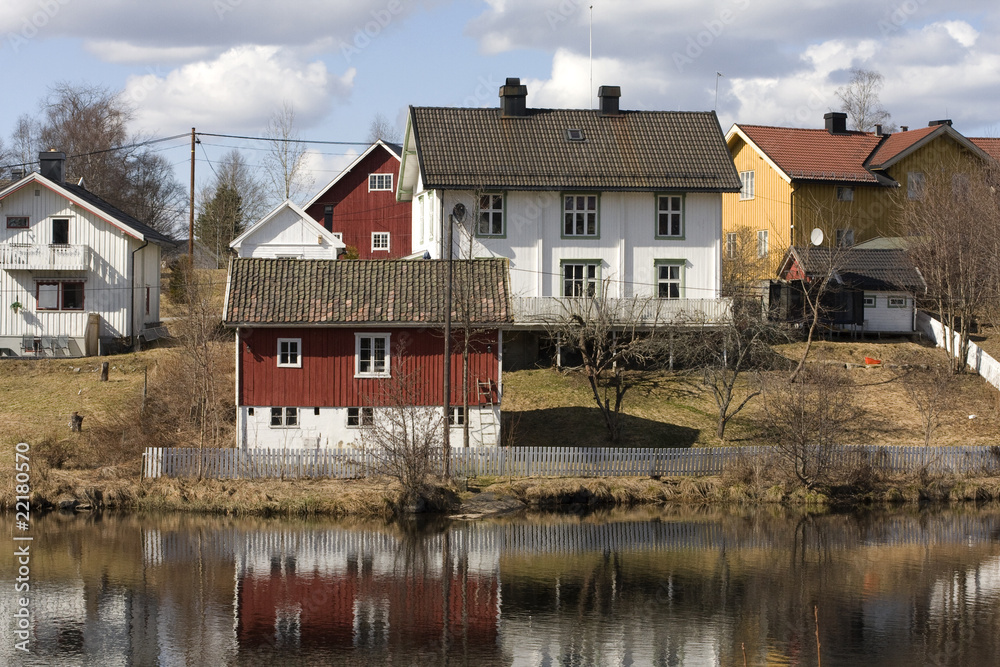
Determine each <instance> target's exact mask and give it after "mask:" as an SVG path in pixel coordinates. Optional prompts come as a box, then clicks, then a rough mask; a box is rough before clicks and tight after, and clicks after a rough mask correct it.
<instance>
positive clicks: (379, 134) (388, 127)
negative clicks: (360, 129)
mask: <svg viewBox="0 0 1000 667" xmlns="http://www.w3.org/2000/svg"><path fill="white" fill-rule="evenodd" d="M379 139H381V140H382V141H386V142H388V143H392V144H395V143H399V131H398V130H397V129H396V126H395V125H393V124H392V123H390V122H389V119H388V118H386V117H385V116H383V115H382V114H381V113H376V114H375V116H374V117H373V118H372V122H371V124H370V125H369V126H368V138H367V139H366V141H367V142H368V143H370V144H374V143H375V142H376V141H378V140H379Z"/></svg>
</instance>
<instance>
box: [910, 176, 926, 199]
mask: <svg viewBox="0 0 1000 667" xmlns="http://www.w3.org/2000/svg"><path fill="white" fill-rule="evenodd" d="M906 196H907V197H908V198H910V199H920V198H922V197H923V196H924V173H923V172H922V171H910V172H907V174H906Z"/></svg>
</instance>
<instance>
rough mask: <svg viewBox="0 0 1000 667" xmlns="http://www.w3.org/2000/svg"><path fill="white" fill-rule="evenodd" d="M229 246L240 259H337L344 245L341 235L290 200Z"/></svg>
mask: <svg viewBox="0 0 1000 667" xmlns="http://www.w3.org/2000/svg"><path fill="white" fill-rule="evenodd" d="M229 247H230V248H232V249H233V250H235V251H236V255H237V257H282V258H288V259H337V256H338V255H339V254H340V253H341V252H343V250H344V242H343V241H342V240H341V237H340V234H338V233H336V232H331V231H328V230H327V229H325V228H324V227H323V225H322V224H320V223H319V222H317V221H316V220H313V219H312V218H311V217H309V216H308V215H307V214H306V212H305V211H303V210H302V209H301V208H299V207H298V206H296V205H295V204H293V203H292V202H291V201H290V200H288V201H285V202H284V203H282V204H279V205H278V206H277V207H275V208H274V210H273V211H271V212H270V213H268V214H267V215H265V216H264V217H263V218H261V219H260V220H258V221H257V222H256V223H254V225H253V226H252V227H250V228H249V229H247V230H246V231H245V232H243V233H242V234H240V235H239V236H237V237H236V238H235V239H233V242H232V243H230V244H229Z"/></svg>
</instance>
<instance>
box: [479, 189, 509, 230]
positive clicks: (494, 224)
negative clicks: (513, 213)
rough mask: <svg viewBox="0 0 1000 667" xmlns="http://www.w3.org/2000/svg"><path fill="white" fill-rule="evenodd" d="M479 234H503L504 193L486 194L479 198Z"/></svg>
mask: <svg viewBox="0 0 1000 667" xmlns="http://www.w3.org/2000/svg"><path fill="white" fill-rule="evenodd" d="M479 235H480V236H503V195H500V194H486V195H482V196H481V197H480V198H479Z"/></svg>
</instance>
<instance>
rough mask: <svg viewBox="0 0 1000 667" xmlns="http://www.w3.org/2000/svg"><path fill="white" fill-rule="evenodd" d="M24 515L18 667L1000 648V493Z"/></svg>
mask: <svg viewBox="0 0 1000 667" xmlns="http://www.w3.org/2000/svg"><path fill="white" fill-rule="evenodd" d="M0 522H2V524H3V526H4V528H5V530H4V532H3V535H6V536H8V537H7V538H0V539H8V540H9V545H10V547H9V548H5V549H2V550H0V551H2V552H3V554H4V555H3V556H2V557H0V590H3V591H4V593H3V594H2V595H0V619H2V626H3V628H4V633H5V638H4V640H3V641H0V662H2V663H3V664H8V665H21V664H23V665H101V666H102V667H103V666H109V665H164V666H168V665H210V666H214V667H222V666H223V665H269V664H281V665H326V664H348V665H349V664H357V665H383V664H406V665H413V664H427V665H440V664H454V665H464V664H471V665H511V664H513V665H744V664H746V665H765V664H766V665H818V664H820V661H819V660H817V657H819V658H820V659H821V664H822V665H823V666H830V665H858V664H863V665H865V666H866V667H871V666H874V665H900V666H903V665H906V666H910V665H985V664H995V663H996V661H998V660H1000V657H998V656H1000V544H998V535H1000V508H998V507H994V506H990V507H981V508H973V507H964V506H963V507H957V508H937V509H923V510H917V509H916V508H907V509H902V510H896V511H877V512H865V513H847V514H826V515H810V514H806V513H803V512H799V511H792V510H785V509H781V508H776V507H775V508H757V509H747V508H724V509H719V508H713V509H702V508H668V509H663V508H657V509H643V510H634V511H613V512H600V513H596V514H586V515H582V514H581V515H577V514H529V515H526V516H519V517H514V518H504V519H496V520H485V521H479V522H469V523H466V522H446V521H443V520H436V521H423V522H420V523H417V522H412V523H406V524H382V523H365V522H357V521H335V520H328V519H311V520H301V519H266V520H265V519H236V518H230V517H214V516H198V515H188V514H162V515H116V514H107V513H105V514H103V515H89V514H78V515H70V514H59V513H52V514H48V515H42V516H35V517H33V523H32V524H31V527H30V531H29V532H30V536H31V538H32V539H31V540H30V541H25V540H19V541H15V540H14V538H15V537H18V536H22V537H23V536H24V532H23V531H21V532H19V531H18V530H17V528H16V526H15V523H14V517H13V516H11V515H5V516H3V517H0ZM25 544H28V545H29V547H27V549H28V551H29V553H30V557H29V558H27V560H28V561H29V562H28V565H27V566H26V567H28V570H29V573H28V574H27V575H25V571H24V570H21V571H20V575H21V576H20V578H21V579H23V580H24V582H22V583H25V582H26V583H28V585H29V589H28V591H27V592H23V591H22V592H17V589H16V587H17V586H18V581H17V580H18V578H19V576H18V573H19V569H18V568H19V567H21V565H19V562H18V556H14V555H12V554H14V553H15V551H16V550H17V549H21V550H22V551H21V553H23V550H24V549H25V548H26V547H24V546H23V545H25ZM24 610H27V611H24ZM24 626H27V627H28V640H27V644H24V643H21V642H20V641H19V639H20V637H23V635H21V636H20V637H19V635H18V634H17V630H18V629H19V628H22V627H24ZM19 645H20V648H27V649H28V651H27V652H25V651H22V650H20V649H19V648H18V646H19ZM817 652H818V656H817Z"/></svg>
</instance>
